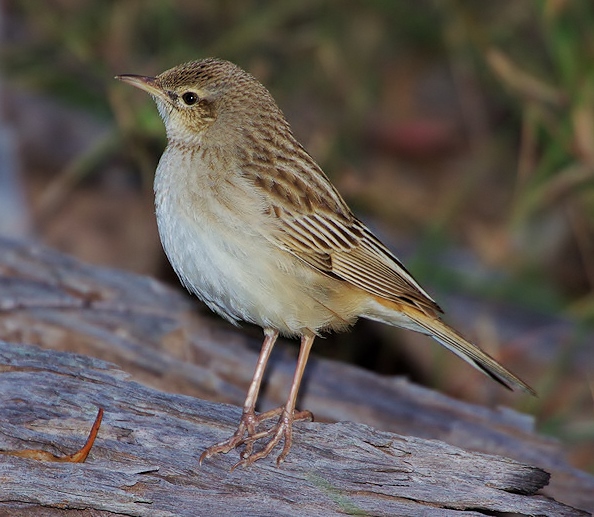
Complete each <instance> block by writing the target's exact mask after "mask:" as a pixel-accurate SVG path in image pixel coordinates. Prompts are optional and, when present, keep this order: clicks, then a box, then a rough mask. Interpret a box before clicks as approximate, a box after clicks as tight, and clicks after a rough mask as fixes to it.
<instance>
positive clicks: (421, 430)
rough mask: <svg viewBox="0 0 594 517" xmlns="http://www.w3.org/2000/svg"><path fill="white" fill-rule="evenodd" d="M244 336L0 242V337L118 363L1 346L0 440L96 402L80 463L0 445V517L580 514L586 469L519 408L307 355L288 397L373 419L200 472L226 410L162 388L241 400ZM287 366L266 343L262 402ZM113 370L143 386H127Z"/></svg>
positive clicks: (134, 279) (167, 300) (170, 303)
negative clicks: (283, 453) (268, 354)
mask: <svg viewBox="0 0 594 517" xmlns="http://www.w3.org/2000/svg"><path fill="white" fill-rule="evenodd" d="M245 336H246V334H245V332H236V331H234V330H233V329H230V328H229V327H227V326H225V325H224V324H221V323H220V322H219V321H218V320H212V319H209V318H204V317H200V316H199V315H197V314H196V305H195V304H194V303H192V302H191V301H190V300H189V299H188V298H187V297H184V296H183V295H181V294H180V293H178V292H176V291H174V290H172V289H169V288H167V287H165V286H163V285H162V284H160V283H158V282H156V281H153V280H150V279H147V278H142V277H138V276H135V275H131V274H126V273H123V272H118V271H113V270H106V269H101V268H96V267H92V266H88V265H84V264H81V263H80V262H77V261H75V260H73V259H71V258H69V257H66V256H64V255H61V254H58V253H55V252H52V251H49V250H46V249H44V248H41V247H38V246H34V245H31V244H22V243H17V242H14V241H2V240H0V339H4V340H6V341H12V342H18V343H31V344H37V345H39V346H41V347H43V348H45V349H60V350H72V351H78V352H82V353H85V354H88V355H92V356H95V357H100V358H103V359H107V360H109V361H111V362H114V363H117V364H118V366H119V367H121V368H122V369H123V370H125V371H126V372H127V373H126V374H124V373H123V372H122V371H121V370H119V369H118V368H116V367H114V366H112V365H109V364H106V363H104V362H102V361H99V360H97V359H90V358H88V357H84V356H75V355H69V354H62V353H58V352H55V351H49V350H41V349H38V348H34V347H24V346H17V345H14V344H8V343H3V344H2V346H1V347H0V354H1V357H0V370H2V374H1V375H0V393H2V397H1V399H0V422H2V424H1V425H0V430H1V432H0V448H2V449H6V450H16V449H31V448H43V449H46V450H49V451H51V452H54V453H58V452H63V453H69V452H73V451H74V450H75V449H77V448H78V447H80V446H81V445H82V443H83V442H84V439H85V435H86V433H87V432H88V429H89V428H90V425H91V423H92V421H93V419H94V416H95V412H96V408H97V407H98V406H102V407H103V408H104V409H105V412H106V414H105V417H104V423H103V426H102V428H101V431H100V433H99V437H98V439H97V442H96V445H95V447H94V449H93V451H92V453H91V456H90V457H89V459H88V460H87V463H86V464H83V465H73V464H52V463H44V462H36V461H33V460H26V459H22V458H17V457H12V456H0V470H1V471H2V472H1V473H0V476H1V477H0V479H2V481H1V482H0V515H3V513H2V512H3V511H4V512H5V513H4V514H7V515H13V514H15V512H16V511H17V510H18V513H17V514H20V515H66V514H69V512H70V513H72V514H73V515H74V514H79V513H81V512H82V514H86V515H102V514H103V513H101V512H105V515H107V514H108V513H107V512H111V513H115V514H118V513H119V514H123V515H216V514H222V515H229V514H241V515H279V514H281V515H282V514H287V515H295V514H300V515H333V514H344V513H355V514H356V513H361V514H373V515H420V514H423V515H434V514H435V515H448V514H450V513H451V514H456V515H457V514H458V513H459V512H460V511H465V512H466V513H467V514H469V515H473V514H474V515H479V514H481V512H483V511H488V512H516V513H519V514H525V515H540V514H542V515H579V514H580V512H579V511H578V510H574V509H572V508H571V507H576V508H582V509H585V510H590V511H592V510H593V509H594V496H593V495H592V494H594V478H593V477H592V476H590V475H588V474H586V473H583V472H580V471H578V470H577V469H574V468H572V467H571V466H569V465H568V464H567V463H566V461H565V459H564V455H563V451H562V449H561V447H560V446H559V444H557V443H555V442H553V441H551V440H549V439H546V438H543V437H541V436H538V435H536V434H535V433H534V432H533V423H532V420H531V419H530V418H529V417H527V416H525V415H520V414H518V413H515V412H513V411H510V410H505V409H500V410H491V409H487V408H482V407H478V406H475V405H471V404H465V403H462V402H459V401H455V400H452V399H451V398H448V397H446V396H444V395H440V394H438V393H435V392H433V391H431V390H428V389H425V388H420V387H417V386H414V385H412V384H410V383H408V382H407V381H405V380H403V379H396V378H386V377H381V376H377V375H374V374H372V373H370V372H365V371H363V370H360V369H358V368H354V367H350V366H347V365H344V364H337V363H333V362H330V361H325V360H320V359H314V360H313V361H312V363H311V364H310V365H308V366H309V368H308V379H307V383H306V390H305V392H304V397H303V399H302V401H301V407H306V408H307V409H311V410H312V411H313V412H314V414H315V415H316V417H317V419H318V420H322V421H330V422H331V421H341V420H352V421H357V422H363V423H365V424H368V425H373V426H374V427H377V428H379V429H382V431H377V430H375V429H372V428H370V427H367V426H365V425H363V424H350V423H349V424H346V423H338V424H321V423H313V424H305V423H299V424H297V426H298V428H299V430H298V431H297V432H296V433H295V443H294V446H293V449H292V451H291V454H290V455H289V458H288V461H287V462H286V463H285V464H283V465H282V466H281V467H280V468H277V467H276V466H275V465H274V461H273V460H272V459H270V460H268V459H267V460H264V461H262V462H259V463H258V464H256V465H255V466H253V467H251V468H249V469H237V470H235V471H233V472H230V471H229V469H230V467H231V466H232V465H233V464H234V463H235V461H237V459H238V456H237V452H231V453H229V455H227V456H222V457H219V458H213V459H211V460H209V461H207V462H205V464H204V465H203V466H202V467H199V466H198V464H197V458H198V456H199V455H200V453H201V451H202V450H203V448H204V447H206V446H207V445H210V444H211V443H213V442H214V441H216V440H219V439H221V438H223V437H225V436H226V435H228V434H230V433H231V432H232V431H233V428H234V426H235V424H236V420H237V418H238V415H239V410H238V408H237V407H233V406H228V405H223V404H215V403H212V402H204V401H201V400H198V399H196V398H191V397H187V396H182V395H174V394H168V393H164V392H163V391H168V392H178V393H184V394H188V395H192V396H193V397H203V398H207V399H210V400H213V401H223V402H232V403H235V404H238V403H240V402H241V401H242V400H243V397H244V395H245V390H246V387H247V383H248V381H249V378H250V377H251V374H252V370H253V366H254V363H255V357H256V354H257V351H258V348H259V341H260V339H259V336H258V338H257V339H254V340H252V339H249V338H246V337H245ZM293 368H294V357H293V354H292V353H289V352H287V350H286V349H284V348H283V346H282V344H279V347H278V350H277V351H276V353H275V355H274V356H273V364H272V368H271V374H270V376H269V378H268V383H267V389H266V392H265V397H264V403H263V409H266V408H267V407H271V406H272V405H277V404H278V403H280V402H281V400H282V399H283V397H284V395H285V393H286V389H287V386H288V383H289V379H290V375H291V373H292V370H293ZM128 372H130V374H132V375H133V379H134V380H136V381H140V382H142V383H144V384H150V385H152V386H153V388H148V387H146V386H143V385H141V384H137V383H136V382H132V381H130V380H128V378H127V375H128ZM386 431H393V432H398V433H404V434H409V435H412V436H418V437H421V438H412V437H410V436H409V437H404V436H399V435H397V434H392V433H391V432H386ZM423 438H435V439H439V440H441V441H439V442H437V441H427V440H425V439H423ZM444 442H447V443H449V444H450V445H447V444H446V443H444ZM455 446H459V447H463V448H464V449H466V450H462V449H460V448H457V447H455ZM470 450H473V451H480V452H482V453H490V454H492V455H490V456H485V455H484V454H480V453H476V452H470ZM495 454H496V455H500V456H495ZM501 456H507V457H510V458H514V459H516V460H519V462H520V463H516V462H515V461H512V460H509V459H505V458H503V457H501ZM531 465H533V466H531ZM543 470H546V471H548V472H550V473H551V474H552V477H551V479H550V483H549V485H548V486H546V487H545V488H544V489H542V490H540V492H539V493H542V494H545V495H548V496H554V497H555V498H556V499H558V500H559V501H563V503H565V504H567V506H564V505H562V504H560V503H557V502H555V501H553V500H550V499H547V498H545V497H543V496H542V495H532V494H534V493H535V492H537V491H538V490H539V489H540V488H541V487H543V486H544V485H545V484H546V482H547V480H548V475H547V474H546V473H545V472H544V471H543ZM570 506H571V507H570ZM27 512H29V513H27ZM111 513H110V514H111Z"/></svg>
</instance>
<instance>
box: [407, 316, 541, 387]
mask: <svg viewBox="0 0 594 517" xmlns="http://www.w3.org/2000/svg"><path fill="white" fill-rule="evenodd" d="M412 312H413V311H407V316H408V317H409V318H410V319H411V320H413V321H414V322H415V323H416V324H417V325H419V326H420V327H422V328H423V329H424V330H425V331H426V333H427V334H429V335H430V336H431V337H432V338H433V339H435V340H436V341H438V342H439V343H441V344H442V345H443V346H444V347H446V348H447V349H448V350H451V351H452V352H454V353H455V354H456V355H457V356H459V357H461V358H462V359H464V360H465V361H466V362H467V363H469V364H471V365H472V366H474V367H475V368H476V369H477V370H480V371H481V372H483V373H484V374H485V375H488V376H489V377H491V378H492V379H494V380H496V381H497V382H499V383H500V384H502V385H503V386H505V387H506V388H507V389H509V390H513V389H514V388H519V389H521V390H523V391H525V392H527V393H530V394H531V395H536V392H535V391H534V390H533V389H532V388H531V387H530V386H528V384H526V383H525V382H524V381H522V380H521V379H520V378H518V377H516V376H515V375H514V374H513V373H511V372H510V371H509V370H507V369H506V368H504V367H503V366H501V365H500V364H499V363H498V362H497V361H495V359H493V358H492V357H491V356H490V355H488V354H486V353H485V352H483V351H482V350H481V349H480V348H478V347H477V346H476V345H473V344H472V343H470V342H469V341H467V340H466V339H465V338H464V337H462V336H461V335H460V334H459V333H458V332H457V331H456V330H454V329H453V328H452V327H450V326H449V325H447V324H446V323H444V322H443V321H441V320H440V319H439V318H437V317H431V316H427V315H425V314H423V313H421V312H420V311H419V312H418V311H414V313H413V314H411V313H412Z"/></svg>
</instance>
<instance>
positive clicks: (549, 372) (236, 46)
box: [0, 0, 594, 472]
mask: <svg viewBox="0 0 594 517" xmlns="http://www.w3.org/2000/svg"><path fill="white" fill-rule="evenodd" d="M592 27H594V3H592V2H575V1H570V0H548V1H544V0H543V1H536V0H535V1H532V2H518V1H516V0H499V1H498V2H488V1H475V0H467V1H462V0H460V1H454V0H442V1H438V0H417V1H415V2H410V1H407V0H383V1H380V0H374V1H369V2H362V1H354V0H351V1H349V0H342V1H337V0H336V1H331V0H294V1H283V2H278V1H274V0H244V1H242V2H236V1H231V0H217V1H195V0H177V1H164V0H159V1H140V0H126V1H115V0H113V1H105V0H102V1H99V0H97V1H91V0H87V1H81V0H76V1H75V0H46V1H44V2H39V1H35V0H33V1H26V0H20V1H18V0H17V1H8V2H3V3H0V31H1V32H0V37H1V38H2V46H1V52H2V68H1V70H0V92H1V95H2V108H1V111H0V162H1V163H0V232H1V233H2V234H3V235H8V236H13V237H17V238H27V239H33V240H37V241H41V242H43V243H45V244H47V245H49V246H52V247H54V248H57V249H59V250H62V251H64V252H67V253H70V254H73V255H75V256H77V257H79V258H80V259H82V260H84V261H87V262H91V263H94V264H98V265H103V266H110V267H116V268H122V269H126V270H129V271H133V272H136V273H141V274H145V275H151V276H154V277H158V278H160V279H162V280H165V281H167V282H170V283H171V284H172V285H175V286H179V284H178V283H177V279H176V277H175V275H174V274H173V272H172V271H171V269H170V267H169V265H168V263H167V260H166V259H165V257H164V255H163V253H162V251H161V245H160V243H159V239H158V235H157V231H156V226H155V220H154V208H153V195H152V177H153V173H154V170H155V167H156V164H157V161H158V159H159V156H160V154H161V152H162V150H163V148H164V146H165V135H164V130H163V127H162V123H161V121H160V119H159V117H158V114H157V111H156V109H155V107H154V104H153V102H152V100H151V99H150V98H149V97H148V96H147V95H145V94H143V93H141V92H139V91H136V90H134V89H132V88H130V87H128V86H126V85H124V84H122V83H119V82H118V81H115V80H114V79H113V76H114V75H116V74H119V73H137V74H143V75H156V74H158V73H160V72H162V71H163V70H165V69H167V68H170V67H172V66H174V65H177V64H179V63H182V62H184V61H189V60H194V59H199V58H203V57H208V56H217V57H221V58H225V59H229V60H231V61H234V62H235V63H237V64H239V65H240V66H241V67H243V68H245V69H247V70H248V71H250V72H251V73H252V74H254V75H255V76H256V77H257V78H258V79H260V80H261V81H262V82H263V83H264V84H265V85H266V86H267V87H268V88H269V89H270V91H271V92H272V94H273V96H274V97H275V98H276V100H277V102H278V104H279V105H280V106H281V108H282V109H283V110H284V111H285V113H286V115H287V117H288V119H289V121H290V122H291V124H292V126H293V129H294V132H295V133H296V135H297V137H298V139H299V140H300V141H301V142H302V143H303V144H304V146H305V148H306V149H307V150H308V151H309V152H310V153H311V154H312V155H313V156H314V157H315V158H316V159H317V161H318V162H319V163H320V164H321V165H322V167H323V169H324V170H325V171H326V173H327V174H328V175H329V176H330V178H331V179H332V181H333V182H334V183H335V184H336V186H337V187H338V189H339V191H340V192H341V193H342V194H343V195H344V197H345V198H346V200H347V202H348V203H349V204H350V205H351V207H352V208H353V210H354V211H355V213H357V215H359V216H360V217H361V218H362V219H363V220H364V221H365V222H366V223H367V224H368V225H369V226H370V227H371V228H372V229H373V230H374V231H375V232H376V233H377V234H378V235H379V236H380V237H381V238H382V239H383V240H384V241H385V242H386V244H388V245H389V247H391V248H392V249H393V250H394V251H395V252H396V253H397V254H398V255H399V257H400V258H401V259H402V260H403V261H404V262H405V263H406V264H407V266H408V268H409V269H410V270H411V272H412V273H413V274H414V275H415V276H416V277H417V278H418V280H419V281H420V282H421V284H423V285H424V286H425V287H426V288H427V290H428V291H429V292H430V293H432V294H433V295H434V297H435V298H436V299H437V300H438V302H439V303H440V305H442V306H443V308H444V309H445V310H446V315H447V316H446V319H447V320H448V321H450V322H451V323H453V324H454V325H455V326H457V327H458V328H460V329H461V330H463V332H464V333H465V334H466V335H468V336H469V337H470V338H472V339H474V340H476V341H477V342H480V343H481V346H482V347H483V348H484V349H486V350H488V351H489V352H490V353H491V354H492V355H494V356H496V357H497V358H498V359H499V360H501V361H502V362H503V363H504V364H505V365H506V366H508V367H509V368H510V369H512V370H513V371H514V372H516V373H517V374H519V375H520V376H521V377H522V378H523V379H525V380H526V381H527V382H528V383H529V384H531V385H533V386H534V388H535V389H536V390H537V391H538V392H539V397H538V398H537V399H533V398H530V397H527V396H523V395H521V394H520V395H518V394H513V395H508V394H507V393H503V392H504V391H505V390H501V389H500V388H499V387H498V386H497V385H495V383H491V382H490V381H488V380H486V379H485V378H484V377H482V376H481V374H480V373H475V372H474V371H471V369H470V368H469V367H467V366H466V365H465V364H464V363H462V362H461V361H460V360H459V359H458V358H456V357H454V356H453V355H452V354H450V353H448V352H447V351H444V350H443V349H441V347H439V346H438V345H436V344H433V342H431V341H430V340H427V339H426V338H424V337H422V336H417V335H414V334H412V333H410V332H408V333H406V332H401V331H398V330H395V329H391V328H387V327H384V326H381V325H375V324H372V323H368V322H360V323H359V324H358V325H357V326H356V327H355V329H354V331H353V332H352V333H350V334H342V335H340V336H329V337H328V338H327V339H325V340H319V342H318V343H317V347H316V353H317V354H320V355H325V356H327V357H333V358H336V359H339V360H342V361H348V362H352V363H355V364H358V365H360V366H362V367H365V368H369V369H372V370H374V371H377V372H380V373H382V374H389V375H392V374H405V375H407V376H408V377H410V378H412V379H414V380H415V381H417V382H420V383H423V384H426V385H428V386H431V387H433V388H436V389H440V390H442V391H444V392H446V393H448V394H450V395H452V396H455V397H457V398H462V399H466V400H471V401H474V402H480V403H483V404H485V403H486V404H490V405H496V404H501V403H504V404H506V405H509V406H512V407H515V408H517V409H519V410H521V411H525V412H528V413H530V414H533V415H535V417H536V419H537V426H538V428H539V430H540V431H541V432H543V433H547V434H550V435H552V436H555V437H556V438H558V439H560V440H562V441H563V442H564V443H566V444H567V447H568V450H569V451H570V453H571V456H572V460H573V463H574V464H575V465H576V466H578V467H581V468H584V469H588V470H590V471H593V472H594V325H593V323H594V66H593V64H592V63H594V31H593V30H592ZM179 288H180V289H181V287H179ZM196 305H197V310H205V309H204V308H203V307H202V306H201V305H199V304H198V302H197V303H196ZM221 324H222V325H223V324H224V323H221ZM252 331H253V333H254V335H255V336H259V335H260V334H259V330H255V329H248V332H252Z"/></svg>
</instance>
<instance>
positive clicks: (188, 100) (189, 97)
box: [181, 92, 198, 106]
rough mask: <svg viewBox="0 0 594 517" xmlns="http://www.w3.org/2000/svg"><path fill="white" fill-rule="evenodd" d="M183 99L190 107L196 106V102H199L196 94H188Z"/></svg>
mask: <svg viewBox="0 0 594 517" xmlns="http://www.w3.org/2000/svg"><path fill="white" fill-rule="evenodd" d="M181 97H182V99H183V101H184V102H185V103H186V104H187V105H188V106H191V105H192V104H196V101H197V100H198V95H196V94H195V93H194V92H186V93H184V94H183V95H182V96H181Z"/></svg>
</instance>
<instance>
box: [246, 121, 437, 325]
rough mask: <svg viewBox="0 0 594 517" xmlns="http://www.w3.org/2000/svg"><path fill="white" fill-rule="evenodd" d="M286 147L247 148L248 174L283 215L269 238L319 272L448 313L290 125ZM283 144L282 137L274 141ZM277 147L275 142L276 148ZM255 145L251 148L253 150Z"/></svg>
mask: <svg viewBox="0 0 594 517" xmlns="http://www.w3.org/2000/svg"><path fill="white" fill-rule="evenodd" d="M287 131H289V132H288V133H287V134H286V135H285V137H287V138H285V139H282V148H279V149H278V150H277V152H271V151H270V147H268V148H264V147H258V146H257V145H256V143H257V142H252V143H251V145H250V146H247V147H246V148H244V149H243V152H244V156H243V163H242V164H241V170H242V175H243V176H244V177H245V178H247V179H249V180H250V181H251V182H252V183H253V185H254V186H255V187H257V188H258V189H260V191H261V192H262V199H263V201H264V204H265V210H266V211H267V212H268V213H269V214H270V216H271V217H275V218H276V219H277V223H278V224H277V225H275V226H276V228H277V231H275V232H273V233H272V234H270V235H267V238H268V239H269V240H271V241H272V242H274V243H275V244H276V245H277V246H279V247H281V248H283V249H284V250H286V251H288V252H289V253H292V254H293V255H295V256H296V257H298V258H299V259H301V260H302V261H303V262H305V263H307V264H309V265H310V266H311V267H314V268H316V269H317V270H318V271H320V272H322V273H324V274H327V275H330V276H333V277H336V278H340V279H342V280H344V281H347V282H349V283H351V284H353V285H355V286H357V287H359V288H360V289H363V290H365V291H367V292H369V293H371V294H373V295H375V296H379V297H381V298H385V299H388V300H392V301H394V302H397V303H403V302H404V303H408V304H410V305H413V306H415V307H416V308H418V309H420V310H422V311H423V312H426V313H428V314H430V315H435V313H436V312H442V311H441V309H440V308H439V306H438V305H437V304H436V303H435V301H433V300H432V299H431V297H430V296H429V295H428V294H427V293H426V292H425V291H424V290H423V288H422V287H421V286H420V285H419V284H418V283H417V282H416V281H415V279H414V278H413V277H412V276H411V275H410V273H409V272H408V271H407V270H406V269H405V267H404V266H403V265H402V264H401V263H400V261H399V260H398V259H397V258H396V257H395V256H394V255H393V254H392V253H391V252H390V251H389V250H388V249H387V248H386V247H385V246H384V245H383V244H382V243H381V242H380V241H379V240H378V239H377V238H376V237H375V236H374V235H373V234H372V233H371V231H370V230H369V229H368V228H367V227H366V226H365V225H364V224H363V223H361V222H360V221H359V220H358V219H357V218H355V216H354V215H353V214H352V213H351V211H350V210H349V208H348V206H347V205H346V203H345V202H344V200H343V199H342V197H341V196H340V194H339V193H338V192H337V191H336V189H335V188H334V187H333V186H332V184H331V183H330V181H329V180H328V178H327V177H326V176H325V175H324V173H323V172H322V170H321V169H320V168H319V166H318V165H317V164H316V163H315V161H314V160H313V158H311V156H309V154H308V153H307V152H306V151H305V150H304V149H303V147H301V145H299V143H297V142H296V141H295V140H294V139H293V137H292V135H291V134H290V130H288V128H287ZM273 141H276V142H275V143H276V144H277V145H280V141H279V140H278V139H274V138H273V136H269V137H268V142H269V143H272V142H273ZM273 148H274V147H273ZM246 149H250V150H251V152H249V153H248V152H247V150H246Z"/></svg>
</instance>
